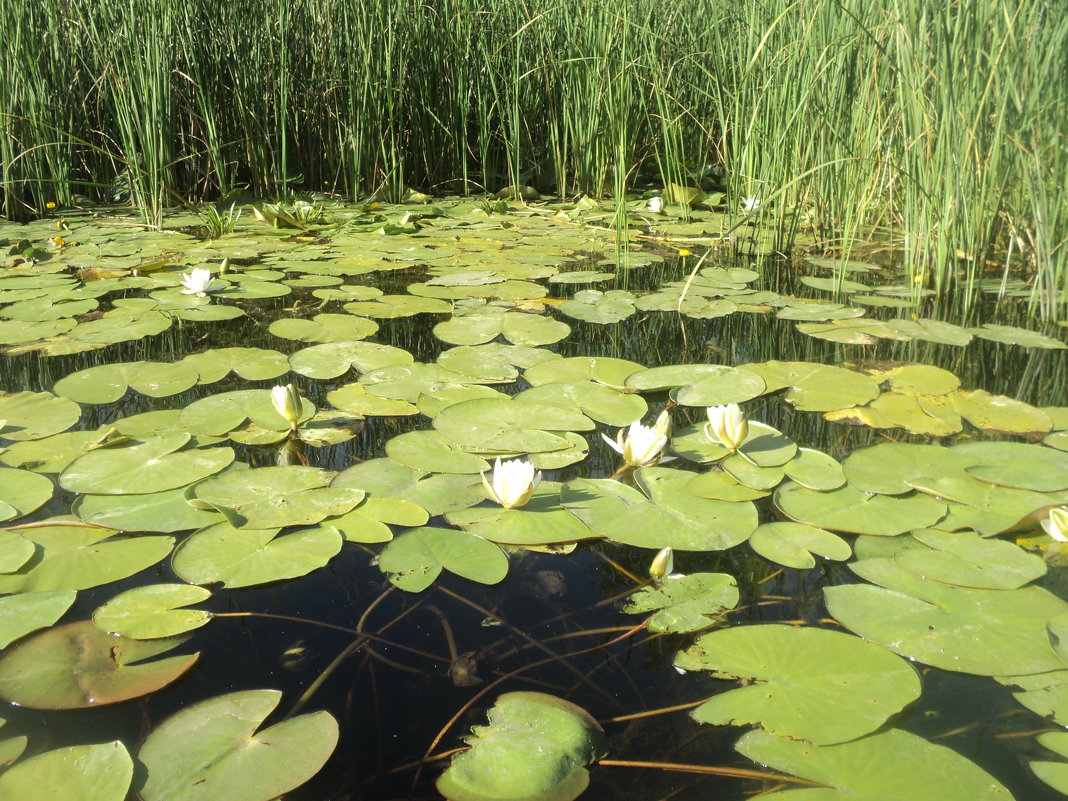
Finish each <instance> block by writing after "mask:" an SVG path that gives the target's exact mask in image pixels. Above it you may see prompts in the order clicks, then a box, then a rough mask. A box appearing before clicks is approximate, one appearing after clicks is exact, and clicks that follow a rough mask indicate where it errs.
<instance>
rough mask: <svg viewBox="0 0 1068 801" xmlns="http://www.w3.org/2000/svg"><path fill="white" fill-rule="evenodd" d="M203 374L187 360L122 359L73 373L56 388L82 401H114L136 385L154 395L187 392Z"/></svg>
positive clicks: (164, 395)
mask: <svg viewBox="0 0 1068 801" xmlns="http://www.w3.org/2000/svg"><path fill="white" fill-rule="evenodd" d="M199 378H200V376H199V374H198V373H197V371H196V370H195V369H194V368H193V367H192V366H191V365H189V364H188V363H186V362H174V363H171V364H168V363H166V362H120V363H118V364H101V365H98V366H96V367H89V368H86V369H85V370H79V371H78V372H76V373H71V374H70V375H68V376H66V377H65V378H62V379H60V380H59V381H57V382H56V385H55V387H54V389H55V391H56V392H57V393H58V394H60V395H63V396H64V397H67V398H70V399H71V400H73V401H77V402H78V403H113V402H114V401H117V400H119V398H121V397H122V396H123V395H125V394H126V391H127V389H133V390H135V391H137V392H140V393H141V394H142V395H148V396H149V397H152V398H164V397H167V396H169V395H177V394H178V393H179V392H185V391H186V390H187V389H189V388H190V387H191V386H193V385H194V384H196V383H197V381H198V379H199Z"/></svg>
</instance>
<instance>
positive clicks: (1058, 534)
mask: <svg viewBox="0 0 1068 801" xmlns="http://www.w3.org/2000/svg"><path fill="white" fill-rule="evenodd" d="M1042 528H1044V529H1045V530H1046V533H1047V534H1049V535H1050V536H1051V537H1053V539H1055V540H1057V542H1068V506H1058V507H1057V508H1056V509H1050V510H1049V517H1048V518H1047V519H1045V520H1043V521H1042Z"/></svg>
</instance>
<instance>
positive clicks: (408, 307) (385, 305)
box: [344, 295, 452, 319]
mask: <svg viewBox="0 0 1068 801" xmlns="http://www.w3.org/2000/svg"><path fill="white" fill-rule="evenodd" d="M344 308H345V311H347V312H349V313H350V314H359V315H362V316H364V317H377V318H380V319H381V318H394V317H411V316H413V315H416V314H449V313H450V312H452V305H451V304H450V303H447V302H446V301H444V300H440V299H438V298H429V297H427V298H423V297H416V296H415V295H381V296H379V297H376V298H375V299H374V300H357V301H353V302H352V303H346V304H345V306H344Z"/></svg>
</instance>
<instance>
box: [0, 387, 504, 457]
mask: <svg viewBox="0 0 1068 801" xmlns="http://www.w3.org/2000/svg"><path fill="white" fill-rule="evenodd" d="M329 397H330V396H329V395H327V398H329ZM507 397H508V396H507V395H505V394H504V393H503V392H499V391H497V390H496V389H493V388H492V387H487V386H484V385H482V384H472V385H470V386H464V387H454V388H452V389H437V390H433V391H431V392H424V393H423V394H422V395H420V396H419V397H418V399H417V400H416V407H417V408H418V411H419V413H420V414H424V415H426V416H427V417H437V416H438V414H439V413H440V412H441V410H442V409H444V408H445V407H446V406H452V405H453V404H454V403H459V402H460V401H465V400H473V399H475V398H497V399H502V398H507ZM397 402H401V403H403V401H397ZM2 458H3V457H2V456H0V459H2Z"/></svg>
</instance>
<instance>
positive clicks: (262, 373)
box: [182, 348, 289, 384]
mask: <svg viewBox="0 0 1068 801" xmlns="http://www.w3.org/2000/svg"><path fill="white" fill-rule="evenodd" d="M182 362H183V363H185V364H187V365H189V366H191V367H192V368H193V369H195V370H196V371H197V373H198V374H199V375H200V383H201V384H214V383H215V382H216V381H221V380H222V379H223V378H225V377H226V376H227V375H229V374H230V373H231V372H233V373H236V374H237V375H239V376H241V377H242V378H247V379H248V380H249V381H264V380H269V379H271V378H277V377H278V376H280V375H284V374H285V373H287V372H289V364H288V363H287V362H286V357H285V355H284V354H282V353H279V352H278V351H276V350H265V349H263V348H212V349H211V350H206V351H204V352H203V353H194V354H191V355H189V356H186V357H185V358H184V359H182Z"/></svg>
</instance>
